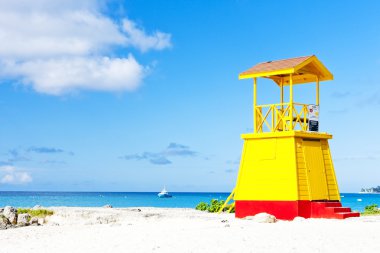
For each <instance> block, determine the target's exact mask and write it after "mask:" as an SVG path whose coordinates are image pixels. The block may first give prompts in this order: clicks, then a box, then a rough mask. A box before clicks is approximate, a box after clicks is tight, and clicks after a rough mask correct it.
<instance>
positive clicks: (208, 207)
mask: <svg viewBox="0 0 380 253" xmlns="http://www.w3.org/2000/svg"><path fill="white" fill-rule="evenodd" d="M223 204H224V200H217V199H212V200H211V201H210V203H209V204H208V203H206V202H200V203H199V204H198V205H197V206H196V207H195V209H196V210H200V211H208V212H209V213H217V212H218V211H219V210H220V208H222V206H223Z"/></svg>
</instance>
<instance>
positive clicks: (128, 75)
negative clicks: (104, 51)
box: [0, 55, 145, 95]
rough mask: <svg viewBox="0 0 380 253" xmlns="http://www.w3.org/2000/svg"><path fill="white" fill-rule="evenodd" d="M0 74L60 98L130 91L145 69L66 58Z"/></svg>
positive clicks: (124, 62) (127, 62)
mask: <svg viewBox="0 0 380 253" xmlns="http://www.w3.org/2000/svg"><path fill="white" fill-rule="evenodd" d="M2 69H3V70H2V71H1V70H0V73H5V75H7V76H12V77H18V78H20V79H21V80H22V82H23V83H24V84H26V85H32V86H33V88H34V89H35V90H36V91H38V92H41V93H46V94H51V95H61V94H64V93H68V92H70V91H73V90H98V91H123V90H134V89H136V88H137V87H138V86H139V84H140V83H141V80H142V78H143V77H144V73H145V69H144V67H143V66H141V65H140V64H139V63H138V62H137V61H136V60H135V59H134V58H133V56H131V55H129V57H128V58H108V57H103V58H100V57H69V58H53V59H48V60H31V61H26V62H22V63H18V64H17V63H14V62H11V63H9V62H8V63H5V64H4V65H3V66H2Z"/></svg>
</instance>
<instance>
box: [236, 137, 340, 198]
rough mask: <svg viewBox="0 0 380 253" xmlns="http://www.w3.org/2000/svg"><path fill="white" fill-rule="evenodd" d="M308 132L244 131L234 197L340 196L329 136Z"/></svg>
mask: <svg viewBox="0 0 380 253" xmlns="http://www.w3.org/2000/svg"><path fill="white" fill-rule="evenodd" d="M329 138H331V135H327V134H319V133H318V134H314V133H310V134H309V133H305V132H297V131H292V132H287V133H286V134H284V133H271V134H268V133H266V134H249V135H243V139H244V147H243V152H242V157H241V162H240V169H239V174H238V179H237V183H236V189H235V197H234V199H235V200H277V201H281V200H288V201H291V200H321V199H326V200H340V198H339V190H338V185H337V183H336V178H335V173H334V168H333V165H332V159H331V155H330V151H329V146H328V142H327V139H329Z"/></svg>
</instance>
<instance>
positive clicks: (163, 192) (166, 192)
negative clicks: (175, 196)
mask: <svg viewBox="0 0 380 253" xmlns="http://www.w3.org/2000/svg"><path fill="white" fill-rule="evenodd" d="M157 196H158V197H159V198H171V197H172V195H170V194H169V192H168V191H167V190H166V188H165V187H164V189H162V191H161V192H160V193H159V194H157Z"/></svg>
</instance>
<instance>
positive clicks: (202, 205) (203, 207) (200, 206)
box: [195, 202, 209, 211]
mask: <svg viewBox="0 0 380 253" xmlns="http://www.w3.org/2000/svg"><path fill="white" fill-rule="evenodd" d="M208 208H209V205H208V204H207V203H206V202H200V203H199V204H198V205H197V206H196V207H195V209H196V210H199V211H206V210H208Z"/></svg>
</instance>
